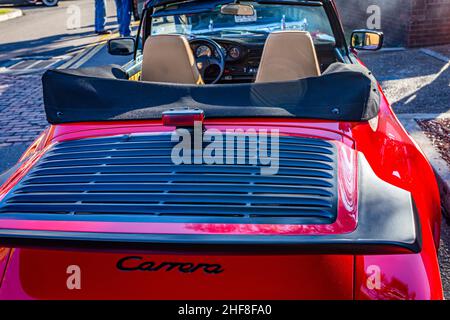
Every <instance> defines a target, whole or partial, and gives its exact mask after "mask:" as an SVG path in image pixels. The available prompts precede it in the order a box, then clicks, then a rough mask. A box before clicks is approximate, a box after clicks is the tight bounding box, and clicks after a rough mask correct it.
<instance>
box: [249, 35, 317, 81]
mask: <svg viewBox="0 0 450 320" xmlns="http://www.w3.org/2000/svg"><path fill="white" fill-rule="evenodd" d="M316 76H320V67H319V62H318V60H317V54H316V49H315V48H314V43H313V40H312V38H311V35H310V34H309V32H305V31H279V32H273V33H271V34H270V35H269V36H268V37H267V40H266V44H265V45H264V50H263V53H262V57H261V63H260V65H259V69H258V74H257V75H256V81H255V82H276V81H289V80H298V79H303V78H308V77H316Z"/></svg>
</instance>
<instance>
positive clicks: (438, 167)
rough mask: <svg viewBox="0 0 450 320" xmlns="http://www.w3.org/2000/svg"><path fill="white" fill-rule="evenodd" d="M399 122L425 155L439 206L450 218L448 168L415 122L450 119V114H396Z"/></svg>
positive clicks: (449, 170) (449, 177)
mask: <svg viewBox="0 0 450 320" xmlns="http://www.w3.org/2000/svg"><path fill="white" fill-rule="evenodd" d="M397 117H398V119H399V120H400V122H401V123H402V124H403V126H404V127H405V129H406V131H408V133H409V135H410V136H411V137H412V138H413V139H414V141H415V142H416V143H417V144H418V145H419V146H420V149H421V150H422V151H423V153H425V155H426V157H427V159H428V161H429V162H430V164H431V166H432V167H433V169H434V173H435V176H436V180H437V183H438V187H439V192H440V195H441V204H442V208H443V211H444V212H443V213H444V215H445V216H446V217H447V219H449V218H450V166H449V165H448V164H447V162H446V161H445V160H443V159H442V158H441V156H440V154H439V151H437V150H436V148H435V147H434V146H433V144H432V142H431V140H430V139H429V138H428V137H427V136H426V135H425V133H424V132H423V130H422V128H420V126H419V124H418V123H417V122H416V119H417V120H427V119H436V118H450V114H430V113H412V114H398V115H397Z"/></svg>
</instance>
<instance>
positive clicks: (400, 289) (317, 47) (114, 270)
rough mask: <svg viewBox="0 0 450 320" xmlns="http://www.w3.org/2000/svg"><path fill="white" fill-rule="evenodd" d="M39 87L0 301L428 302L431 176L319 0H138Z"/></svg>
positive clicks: (435, 202)
mask: <svg viewBox="0 0 450 320" xmlns="http://www.w3.org/2000/svg"><path fill="white" fill-rule="evenodd" d="M138 34H139V36H138V37H137V39H133V38H122V39H114V40H111V41H110V42H109V51H110V53H111V54H120V55H128V54H130V55H133V57H132V59H131V61H130V63H128V64H127V65H125V66H122V67H119V66H106V67H99V68H90V69H78V70H52V71H48V72H47V73H46V74H45V75H44V77H43V90H44V103H45V111H46V114H47V118H48V121H49V123H50V126H49V127H48V128H47V129H46V130H45V132H43V133H42V135H41V136H40V137H39V138H38V139H37V140H36V141H35V142H34V143H33V145H32V146H31V147H30V148H29V149H28V150H27V151H26V152H25V154H24V155H23V156H22V158H21V159H20V161H19V162H18V163H17V165H16V166H15V167H14V168H12V169H11V170H9V171H8V172H6V173H4V174H3V175H2V176H0V186H1V187H0V244H1V246H2V248H0V279H1V287H0V299H252V300H254V299H356V300H360V299H442V297H443V296H442V286H441V279H440V275H439V266H438V260H437V254H436V252H437V248H438V244H439V236H440V235H439V230H440V222H441V209H440V199H439V193H438V188H437V184H436V181H435V177H434V174H433V171H432V168H431V167H430V164H429V163H428V161H427V159H426V158H425V156H424V154H423V153H422V152H421V151H420V149H419V148H418V147H417V145H416V144H415V142H414V141H413V140H412V139H411V137H410V136H409V135H408V133H407V132H406V131H405V130H404V128H403V127H402V126H401V124H400V123H399V121H398V120H397V118H396V117H395V115H394V113H393V111H392V109H391V108H390V106H389V103H388V102H387V100H386V98H385V96H384V95H383V93H382V90H381V88H380V86H379V85H378V83H377V82H376V80H375V78H374V77H373V75H372V74H371V72H370V71H369V70H367V69H366V68H365V67H364V66H363V65H362V63H361V62H360V61H359V60H358V58H357V50H377V49H379V48H380V47H381V45H382V42H383V35H382V33H380V32H376V31H370V30H357V31H355V32H354V33H353V35H352V39H351V44H350V45H348V44H347V41H346V39H345V37H344V32H343V30H342V27H341V24H340V20H339V17H338V15H337V12H336V8H335V5H334V3H333V1H331V0H320V1H319V0H317V1H302V0H294V1H286V0H270V1H266V0H254V1H240V2H235V1H233V0H205V1H181V0H151V1H149V2H148V3H147V4H146V6H145V8H144V11H143V16H142V20H141V26H140V29H139V32H138Z"/></svg>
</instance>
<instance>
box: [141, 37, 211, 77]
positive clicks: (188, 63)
mask: <svg viewBox="0 0 450 320" xmlns="http://www.w3.org/2000/svg"><path fill="white" fill-rule="evenodd" d="M141 80H142V81H151V82H169V83H184V84H204V82H203V79H202V77H201V75H200V73H199V71H198V69H197V64H196V62H195V58H194V54H193V53H192V50H191V47H190V46H189V42H188V41H187V39H186V38H185V37H184V36H181V35H177V34H168V35H157V36H150V37H148V38H147V40H146V41H145V45H144V50H143V60H142V75H141Z"/></svg>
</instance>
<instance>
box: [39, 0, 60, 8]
mask: <svg viewBox="0 0 450 320" xmlns="http://www.w3.org/2000/svg"><path fill="white" fill-rule="evenodd" d="M58 2H59V0H42V4H43V5H44V6H46V7H56V6H57V5H58Z"/></svg>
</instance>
